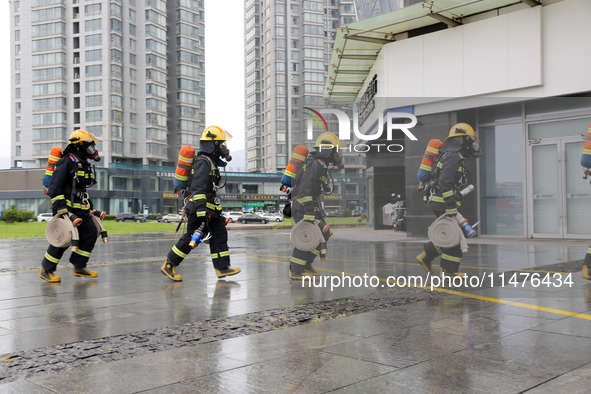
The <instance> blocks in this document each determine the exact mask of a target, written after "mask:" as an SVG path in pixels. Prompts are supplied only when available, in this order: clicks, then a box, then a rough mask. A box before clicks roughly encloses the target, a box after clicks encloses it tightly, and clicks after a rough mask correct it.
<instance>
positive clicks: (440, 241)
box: [428, 215, 467, 249]
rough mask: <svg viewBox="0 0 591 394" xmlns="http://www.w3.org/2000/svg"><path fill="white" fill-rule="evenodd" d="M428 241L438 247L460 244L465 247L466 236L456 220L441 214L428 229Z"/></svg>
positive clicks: (450, 246) (451, 246)
mask: <svg viewBox="0 0 591 394" xmlns="http://www.w3.org/2000/svg"><path fill="white" fill-rule="evenodd" d="M428 235H429V241H431V242H433V243H434V244H435V245H437V246H439V247H440V248H453V247H454V246H457V245H461V247H462V249H467V242H466V238H465V237H464V233H463V232H462V229H461V228H460V226H458V221H457V220H456V219H454V218H451V217H449V216H447V215H441V216H440V217H438V218H437V219H435V221H434V222H433V223H431V225H430V226H429V230H428Z"/></svg>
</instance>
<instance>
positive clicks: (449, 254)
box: [424, 210, 462, 273]
mask: <svg viewBox="0 0 591 394" xmlns="http://www.w3.org/2000/svg"><path fill="white" fill-rule="evenodd" d="M433 213H435V216H436V217H439V216H441V215H443V214H444V213H445V212H444V211H436V210H434V211H433ZM424 249H425V253H427V257H426V259H427V261H432V260H434V259H435V258H436V257H437V256H439V255H441V261H440V262H439V265H440V266H441V268H443V269H444V270H445V271H447V272H450V273H453V272H458V271H459V269H460V264H461V263H462V248H461V247H460V245H456V246H454V247H452V248H440V247H439V246H437V245H434V244H433V242H431V241H429V242H427V243H426V244H425V245H424Z"/></svg>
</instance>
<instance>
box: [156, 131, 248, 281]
mask: <svg viewBox="0 0 591 394" xmlns="http://www.w3.org/2000/svg"><path fill="white" fill-rule="evenodd" d="M231 138H232V136H231V135H230V133H228V132H227V131H225V130H223V129H222V128H220V127H219V126H209V127H206V128H205V130H203V134H202V135H201V138H200V140H199V152H198V154H197V157H196V158H195V161H194V162H193V167H192V174H193V175H192V179H191V181H190V190H189V192H190V194H189V196H188V197H187V205H186V206H185V214H186V216H187V232H186V233H185V234H183V235H182V236H181V237H180V238H179V240H178V242H177V243H176V245H174V246H173V247H172V249H171V250H170V252H168V255H167V257H166V260H165V261H164V264H163V265H162V267H161V268H160V271H161V272H162V273H163V274H164V275H166V276H167V277H168V278H169V279H170V280H173V281H175V282H180V281H182V280H183V277H182V276H181V275H179V274H177V272H176V267H177V266H178V265H179V264H180V263H181V262H182V261H183V260H184V259H185V257H187V255H188V254H189V252H190V251H191V247H190V246H189V242H190V241H191V237H192V236H193V233H194V232H195V230H197V229H198V228H199V227H200V226H201V225H202V224H203V223H206V225H205V231H206V232H208V233H209V234H211V239H210V240H209V249H210V252H211V259H212V262H213V266H214V268H215V272H216V274H217V276H218V278H224V277H226V276H231V275H236V274H237V273H239V272H240V268H233V267H230V252H229V250H228V231H227V230H226V227H225V225H224V221H225V220H224V217H223V216H222V213H221V212H222V207H221V205H220V201H219V199H218V198H217V197H216V190H217V189H218V187H219V184H220V179H221V176H220V171H219V167H225V166H226V165H227V161H230V160H232V157H231V156H230V151H229V150H228V148H227V147H226V141H229V140H230V139H231ZM222 158H223V159H225V160H226V161H224V160H222Z"/></svg>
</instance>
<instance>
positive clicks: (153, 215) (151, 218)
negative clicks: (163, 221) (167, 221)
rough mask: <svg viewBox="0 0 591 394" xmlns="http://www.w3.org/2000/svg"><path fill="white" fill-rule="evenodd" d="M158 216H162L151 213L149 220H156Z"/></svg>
mask: <svg viewBox="0 0 591 394" xmlns="http://www.w3.org/2000/svg"><path fill="white" fill-rule="evenodd" d="M158 216H161V215H160V214H159V213H151V214H149V215H148V220H156V218H157V217H158Z"/></svg>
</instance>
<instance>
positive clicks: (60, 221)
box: [45, 215, 79, 248]
mask: <svg viewBox="0 0 591 394" xmlns="http://www.w3.org/2000/svg"><path fill="white" fill-rule="evenodd" d="M45 238H47V241H48V242H49V243H50V244H51V245H53V246H55V247H56V248H66V247H68V246H70V245H71V244H72V240H78V239H79V235H78V229H76V227H74V225H73V224H72V221H71V220H70V218H69V217H67V216H60V215H55V216H54V217H53V218H52V219H51V220H50V221H49V223H47V227H46V228H45Z"/></svg>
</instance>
